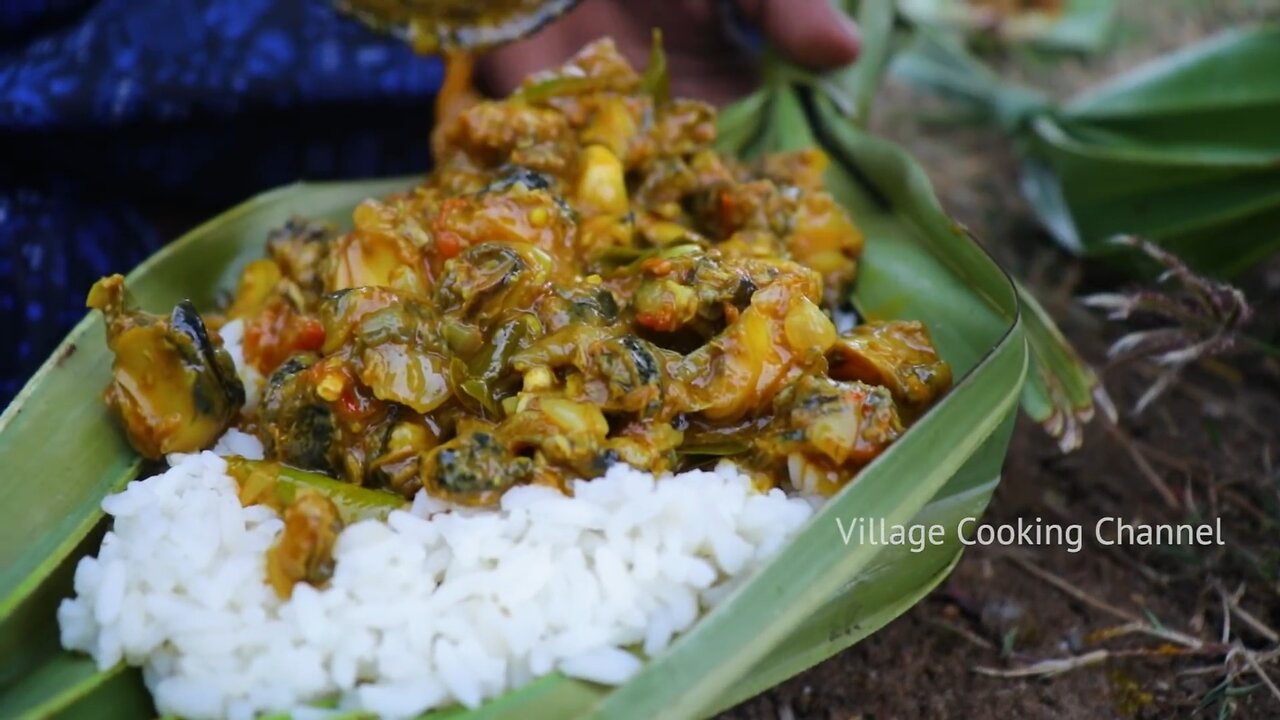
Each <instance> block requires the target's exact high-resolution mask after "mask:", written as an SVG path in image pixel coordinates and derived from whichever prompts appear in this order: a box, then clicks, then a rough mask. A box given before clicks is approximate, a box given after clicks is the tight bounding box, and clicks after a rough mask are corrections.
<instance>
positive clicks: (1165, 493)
mask: <svg viewBox="0 0 1280 720" xmlns="http://www.w3.org/2000/svg"><path fill="white" fill-rule="evenodd" d="M1102 424H1103V427H1105V428H1106V429H1107V432H1108V433H1110V435H1111V437H1112V438H1113V439H1115V441H1116V442H1117V443H1118V444H1119V445H1120V447H1122V448H1124V451H1125V452H1126V453H1128V455H1129V459H1131V460H1133V464H1134V465H1136V466H1137V467H1138V472H1139V474H1141V475H1142V477H1143V479H1145V480H1146V481H1147V482H1148V483H1150V484H1151V487H1153V488H1155V491H1156V493H1158V494H1159V495H1160V498H1161V499H1162V500H1164V502H1165V505H1168V506H1169V507H1170V508H1172V509H1175V510H1176V509H1178V508H1180V507H1182V503H1180V502H1179V501H1178V496H1177V495H1176V494H1175V493H1174V492H1173V490H1171V489H1169V485H1168V483H1166V482H1165V481H1164V478H1162V477H1160V473H1158V472H1156V470H1155V468H1153V467H1151V463H1150V462H1148V461H1147V458H1146V456H1144V455H1143V454H1142V450H1141V449H1139V448H1138V446H1137V445H1135V444H1134V442H1133V440H1132V439H1131V438H1130V437H1129V434H1128V433H1126V432H1125V431H1124V429H1123V428H1121V427H1120V425H1119V424H1117V423H1113V422H1108V421H1107V420H1105V419H1104V420H1103V423H1102Z"/></svg>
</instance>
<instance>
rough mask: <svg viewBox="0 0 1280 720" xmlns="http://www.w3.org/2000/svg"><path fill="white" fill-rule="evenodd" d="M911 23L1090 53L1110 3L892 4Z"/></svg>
mask: <svg viewBox="0 0 1280 720" xmlns="http://www.w3.org/2000/svg"><path fill="white" fill-rule="evenodd" d="M898 11H899V12H900V13H902V16H903V17H904V18H906V19H907V20H910V21H911V22H912V23H913V24H915V25H919V26H925V27H933V28H938V29H944V30H953V31H959V32H962V33H964V34H965V35H968V36H971V37H975V38H979V37H980V38H991V39H994V40H995V41H997V42H1000V43H1005V44H1026V45H1030V46H1032V47H1035V48H1037V49H1042V50H1053V51H1063V52H1080V53H1092V52H1097V51H1098V50H1101V49H1102V48H1103V46H1104V45H1106V43H1107V41H1108V40H1109V39H1110V37H1111V29H1112V28H1113V27H1114V25H1115V16H1116V0H898Z"/></svg>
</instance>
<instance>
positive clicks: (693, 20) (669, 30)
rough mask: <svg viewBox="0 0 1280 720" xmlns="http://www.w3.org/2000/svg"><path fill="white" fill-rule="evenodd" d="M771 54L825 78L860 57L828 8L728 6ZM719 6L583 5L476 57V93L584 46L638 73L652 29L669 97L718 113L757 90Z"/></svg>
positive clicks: (628, 1) (825, 3)
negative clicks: (600, 45)
mask: <svg viewBox="0 0 1280 720" xmlns="http://www.w3.org/2000/svg"><path fill="white" fill-rule="evenodd" d="M730 1H731V2H733V4H734V5H736V7H737V9H738V11H739V12H740V13H741V15H742V17H743V18H744V19H745V20H747V21H748V22H750V23H751V24H752V25H754V26H755V27H757V28H759V29H760V32H761V33H762V34H763V35H764V38H765V39H766V40H767V41H768V42H769V44H770V45H771V46H773V47H774V48H776V49H777V50H779V51H780V52H782V53H783V54H784V55H786V56H787V57H788V58H789V59H791V60H792V61H794V62H796V63H798V64H800V65H803V66H805V67H808V68H810V69H813V70H829V69H832V68H837V67H841V66H843V65H847V64H848V63H850V62H852V61H853V60H854V59H855V58H856V57H857V56H858V48H859V37H858V28H857V26H856V25H854V23H853V21H852V20H850V19H849V18H848V16H846V15H845V14H844V13H842V12H840V11H839V10H837V9H836V8H835V7H833V6H832V5H831V4H830V1H829V0H730ZM726 9H727V8H726V7H725V6H724V3H723V2H717V0H584V2H582V3H581V4H580V5H579V6H578V7H577V8H575V9H574V10H572V11H570V12H569V13H567V14H566V15H565V16H564V17H562V18H560V19H559V20H556V21H554V22H552V23H551V24H549V25H548V26H547V27H545V28H543V29H542V31H541V32H539V33H538V34H536V35H534V36H533V37H530V38H526V39H524V40H521V41H519V42H515V43H512V44H510V45H506V46H503V47H500V48H496V49H495V50H493V51H491V52H489V53H487V54H486V55H484V56H482V57H481V58H480V60H479V64H478V68H477V69H478V79H479V81H480V84H481V87H482V88H483V89H484V90H485V91H487V92H489V93H491V94H494V95H505V94H507V93H509V92H511V91H512V90H514V89H515V88H516V87H517V86H518V85H519V84H520V81H521V80H522V79H523V78H524V77H525V76H527V75H529V74H530V73H532V72H535V71H538V70H542V69H545V68H549V67H554V66H557V65H559V64H560V63H562V62H564V61H565V60H566V59H567V58H569V56H571V55H572V54H573V53H575V52H577V51H578V50H579V49H580V48H581V47H582V46H583V45H585V44H587V43H588V42H591V41H592V40H595V39H597V38H600V37H604V36H610V37H612V38H613V39H614V41H615V42H616V43H617V45H618V49H619V50H620V51H621V52H622V54H623V55H624V56H625V57H626V58H627V59H628V60H629V61H631V63H632V64H633V65H635V66H636V67H643V66H644V64H645V62H646V60H647V58H648V55H649V46H650V42H651V33H652V28H654V27H657V28H661V29H662V35H663V44H664V47H665V49H666V53H667V62H668V64H669V66H670V68H671V85H672V92H673V93H674V94H676V95H678V96H683V97H696V98H700V99H703V100H707V101H709V102H712V103H715V104H717V105H722V104H725V103H728V102H729V101H731V100H733V99H734V98H736V97H738V96H740V95H743V94H746V93H747V92H749V91H750V90H751V89H752V88H753V87H754V86H755V85H756V83H757V80H758V77H757V70H756V65H755V63H754V61H753V59H752V58H751V57H750V55H749V54H748V52H747V51H746V50H745V49H744V48H743V47H742V46H741V44H740V43H737V42H735V41H734V40H733V39H732V37H731V35H730V32H729V27H730V23H729V22H727V21H726V19H725V18H724V17H723V16H724V14H725V10H726Z"/></svg>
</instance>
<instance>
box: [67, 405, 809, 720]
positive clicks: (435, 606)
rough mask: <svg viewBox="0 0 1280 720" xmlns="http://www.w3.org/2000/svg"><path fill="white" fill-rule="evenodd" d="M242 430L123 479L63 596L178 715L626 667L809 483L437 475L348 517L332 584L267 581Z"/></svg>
mask: <svg viewBox="0 0 1280 720" xmlns="http://www.w3.org/2000/svg"><path fill="white" fill-rule="evenodd" d="M261 451H262V449H261V446H260V445H259V444H258V442H257V440H256V438H254V437H253V436H251V435H248V434H245V433H241V432H238V431H234V430H233V431H229V432H228V434H227V435H226V436H224V437H223V438H222V439H221V440H220V441H219V443H218V445H217V446H216V447H215V451H213V452H203V453H199V454H192V455H175V456H171V457H170V459H169V460H170V465H171V467H170V469H169V470H168V471H166V472H164V473H163V474H160V475H156V476H154V477H151V478H147V479H145V480H139V481H135V482H132V483H130V484H129V486H128V487H127V488H126V489H125V490H124V491H123V492H121V493H118V494H116V495H112V496H110V497H108V498H106V499H105V500H104V501H103V503H102V507H103V509H104V510H105V511H106V512H107V513H108V514H110V515H111V516H112V517H113V519H114V526H113V528H112V529H111V531H110V532H108V533H107V535H106V537H105V538H104V540H103V542H102V547H101V550H100V551H99V554H98V557H96V558H85V559H83V560H81V561H80V564H79V566H78V567H77V568H76V574H75V592H76V596H75V597H74V598H71V599H67V600H64V601H63V602H62V605H61V606H60V607H59V609H58V621H59V624H60V627H61V632H62V638H61V639H62V644H63V646H64V647H66V648H68V649H76V650H83V651H85V652H88V653H90V654H91V655H93V657H94V658H95V660H96V661H97V664H98V666H99V667H100V668H103V669H106V668H109V667H111V666H112V665H114V664H116V663H118V662H120V661H121V660H124V661H125V662H128V663H129V664H132V665H140V666H142V668H143V672H144V677H145V680H146V683H147V686H148V687H149V688H150V690H151V693H152V695H153V697H154V699H155V703H156V707H157V708H158V710H159V711H160V713H161V714H176V715H180V716H183V717H189V718H212V717H231V718H251V717H254V716H255V715H258V714H260V713H262V712H265V711H285V710H291V711H302V712H303V713H308V712H310V713H314V712H315V710H314V706H312V707H308V705H309V704H311V703H317V702H320V701H325V700H329V701H332V700H334V699H336V701H337V707H338V708H339V709H341V710H353V709H359V710H364V711H367V712H370V713H374V714H376V715H379V716H382V717H389V718H397V717H410V716H413V715H417V714H419V713H421V712H422V711H424V710H427V709H430V708H434V707H441V706H446V705H450V704H454V703H459V704H462V705H464V706H467V707H472V708H474V707H476V706H478V705H480V704H481V703H483V702H484V701H485V700H487V699H489V698H492V697H495V696H497V695H500V694H502V693H503V692H505V691H507V690H509V689H512V688H515V687H519V686H520V685H523V684H524V683H526V682H528V681H530V680H532V679H533V678H536V677H539V676H542V675H546V674H548V673H551V672H555V671H559V672H561V673H563V674H565V675H569V676H573V677H578V678H582V679H585V680H589V681H593V682H598V683H604V684H618V683H622V682H624V681H626V680H627V679H628V678H629V677H631V675H633V674H634V673H635V672H636V671H637V670H638V669H639V668H640V666H641V662H642V658H643V657H644V656H652V655H654V654H655V653H658V652H659V651H661V650H662V649H663V648H664V647H666V646H667V645H668V644H669V643H670V642H671V640H672V638H673V636H675V635H676V634H678V633H680V632H682V631H684V630H686V629H688V628H689V627H690V626H691V625H692V624H693V623H694V621H695V620H696V619H697V617H698V615H699V614H700V612H702V611H703V610H705V609H707V608H709V607H711V606H713V605H715V604H716V602H718V601H719V600H720V599H722V598H723V597H724V596H725V595H727V594H728V592H729V591H730V590H731V589H732V588H733V587H735V586H736V585H737V584H738V583H740V582H741V581H742V579H743V578H745V577H746V576H747V575H748V574H750V573H751V572H752V570H754V569H755V568H757V567H758V566H759V565H760V564H761V563H762V562H763V561H764V560H765V559H767V558H768V557H769V556H770V555H772V554H773V553H775V552H776V551H777V550H778V548H779V547H781V545H782V544H783V543H784V542H785V541H786V540H787V538H789V537H790V536H791V535H793V534H794V533H795V532H796V531H797V530H798V529H799V527H800V526H801V525H802V524H803V523H804V522H805V521H806V520H807V519H808V518H809V516H810V515H811V514H812V512H813V505H812V504H811V503H810V501H809V500H806V499H804V498H798V497H788V496H787V495H786V494H785V493H783V492H782V491H780V490H772V491H770V492H768V493H760V492H758V491H757V490H755V489H754V487H753V486H752V484H751V481H750V480H749V479H748V478H747V477H746V476H745V475H743V474H742V473H740V472H739V471H738V470H737V469H736V468H734V466H732V465H731V464H728V463H722V464H721V465H720V466H719V467H717V468H716V469H715V470H714V471H713V472H705V471H692V472H687V473H683V474H680V475H675V476H670V477H664V478H657V479H655V478H654V476H652V475H650V474H648V473H644V472H640V471H637V470H635V469H633V468H630V467H628V466H625V465H615V466H613V467H612V468H611V469H610V470H609V471H608V473H607V474H606V475H605V476H604V477H602V478H599V479H596V480H592V481H590V482H583V481H578V482H576V483H574V486H573V496H572V497H569V496H566V495H563V494H561V493H559V492H557V491H555V490H552V489H549V488H542V487H517V488H513V489H511V490H509V491H507V493H506V494H505V495H503V497H502V499H501V502H500V505H499V507H497V508H494V509H487V510H471V509H460V508H449V507H446V506H445V505H443V504H441V503H439V502H437V501H435V500H433V499H431V498H429V497H428V496H426V495H425V494H422V493H419V495H418V496H417V498H416V499H415V501H414V502H413V504H412V507H410V508H408V509H406V510H397V511H394V512H392V513H391V515H390V516H389V517H388V518H387V520H386V521H385V522H382V521H376V520H368V521H363V522H359V523H356V524H353V525H350V526H348V527H347V528H346V529H345V530H343V532H342V534H341V535H340V536H339V539H338V543H337V547H336V550H335V559H336V561H337V566H336V570H335V574H334V577H333V579H332V581H331V582H330V583H329V585H328V586H327V587H325V588H323V589H316V588H313V587H311V586H310V585H306V584H299V585H297V586H296V587H295V588H294V591H293V596H292V597H291V598H290V599H289V600H287V601H281V600H280V599H279V598H277V597H276V595H275V593H274V592H273V591H272V589H271V588H270V586H268V585H267V583H266V581H265V552H266V550H267V549H268V548H269V547H270V546H271V544H272V542H273V540H274V539H275V537H276V535H277V534H278V533H279V532H280V531H281V529H282V527H283V524H282V522H281V520H280V518H279V516H278V515H277V514H276V513H275V512H274V511H273V510H271V509H269V508H267V507H263V506H252V507H242V506H241V505H240V502H239V500H238V498H237V494H236V483H235V481H234V480H233V479H232V478H231V477H229V476H228V475H227V474H226V462H225V461H224V460H223V459H222V457H220V456H219V455H218V454H217V453H223V454H239V455H245V456H248V457H255V456H258V457H260V456H261Z"/></svg>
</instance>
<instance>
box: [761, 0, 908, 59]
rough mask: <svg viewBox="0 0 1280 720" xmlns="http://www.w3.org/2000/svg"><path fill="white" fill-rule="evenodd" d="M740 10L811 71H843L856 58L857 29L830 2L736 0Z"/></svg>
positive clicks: (779, 46)
mask: <svg viewBox="0 0 1280 720" xmlns="http://www.w3.org/2000/svg"><path fill="white" fill-rule="evenodd" d="M880 1H884V0H880ZM739 7H741V9H742V13H743V15H745V16H746V17H747V19H748V20H750V21H751V22H752V23H754V24H755V25H756V26H757V27H759V28H760V30H761V31H762V32H763V33H764V35H765V37H766V38H768V40H769V42H770V43H771V44H773V45H774V46H775V47H777V48H778V49H779V50H781V51H782V52H783V54H785V55H786V56H787V57H789V58H791V59H792V60H794V61H796V62H798V63H800V64H801V65H804V66H806V67H808V68H809V69H811V70H830V69H832V68H837V67H842V66H844V65H848V64H849V63H851V62H853V61H854V59H856V58H857V57H858V50H859V48H860V47H861V40H860V38H859V35H858V26H857V25H855V24H854V23H853V21H852V20H850V19H849V17H848V16H847V15H845V14H844V13H843V12H841V11H839V10H837V9H836V8H835V7H834V6H833V5H832V4H831V2H830V0H739Z"/></svg>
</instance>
